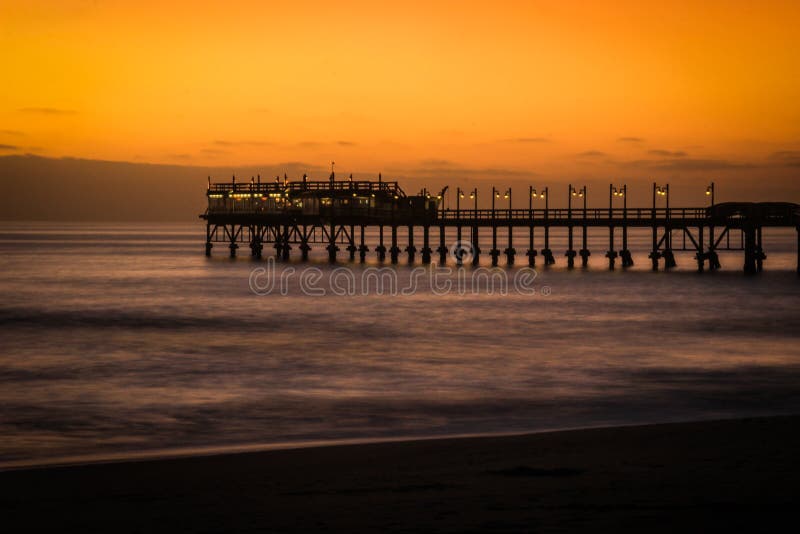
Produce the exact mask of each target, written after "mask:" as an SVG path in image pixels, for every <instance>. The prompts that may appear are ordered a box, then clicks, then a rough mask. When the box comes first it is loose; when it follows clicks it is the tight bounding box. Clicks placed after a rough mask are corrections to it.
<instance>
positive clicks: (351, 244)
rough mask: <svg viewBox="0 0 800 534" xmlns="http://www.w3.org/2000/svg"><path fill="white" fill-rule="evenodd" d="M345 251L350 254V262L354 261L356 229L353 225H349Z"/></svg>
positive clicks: (356, 248)
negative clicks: (348, 236)
mask: <svg viewBox="0 0 800 534" xmlns="http://www.w3.org/2000/svg"><path fill="white" fill-rule="evenodd" d="M346 250H347V252H348V253H349V254H350V261H355V259H356V251H357V250H358V247H356V227H355V226H353V225H350V239H349V243H348V244H347V249H346Z"/></svg>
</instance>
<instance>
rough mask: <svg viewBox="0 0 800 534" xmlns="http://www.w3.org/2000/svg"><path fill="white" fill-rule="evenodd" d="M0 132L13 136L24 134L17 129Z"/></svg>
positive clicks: (0, 131)
mask: <svg viewBox="0 0 800 534" xmlns="http://www.w3.org/2000/svg"><path fill="white" fill-rule="evenodd" d="M0 134H3V135H12V136H14V137H19V136H22V135H25V134H24V133H23V132H20V131H19V130H0Z"/></svg>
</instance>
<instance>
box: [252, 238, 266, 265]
mask: <svg viewBox="0 0 800 534" xmlns="http://www.w3.org/2000/svg"><path fill="white" fill-rule="evenodd" d="M263 248H264V245H262V244H261V240H260V239H258V238H255V239H253V240H252V241H251V242H250V255H251V256H252V257H254V258H256V259H257V260H260V259H261V251H262V250H263Z"/></svg>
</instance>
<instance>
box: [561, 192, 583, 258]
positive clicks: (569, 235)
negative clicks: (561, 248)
mask: <svg viewBox="0 0 800 534" xmlns="http://www.w3.org/2000/svg"><path fill="white" fill-rule="evenodd" d="M572 197H582V198H584V205H583V207H584V220H585V217H586V200H585V197H586V187H585V186H584V187H581V188H580V189H575V188H574V187H572V184H569V194H568V195H567V218H568V219H569V226H568V227H567V239H568V248H567V252H566V253H565V254H564V255H565V256H566V257H567V267H568V268H570V269H572V268H573V267H575V256H576V254H575V250H573V248H572V237H573V229H572ZM585 235H586V230H585V228H584V239H585ZM585 248H586V247H585V246H584V249H585ZM584 265H585V263H584Z"/></svg>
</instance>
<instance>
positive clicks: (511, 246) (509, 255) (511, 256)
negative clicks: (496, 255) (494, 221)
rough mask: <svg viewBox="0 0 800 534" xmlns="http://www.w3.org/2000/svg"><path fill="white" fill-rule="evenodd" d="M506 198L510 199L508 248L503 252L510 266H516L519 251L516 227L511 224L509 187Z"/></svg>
mask: <svg viewBox="0 0 800 534" xmlns="http://www.w3.org/2000/svg"><path fill="white" fill-rule="evenodd" d="M504 197H505V198H506V199H508V246H507V247H506V249H505V250H504V251H503V252H504V253H505V255H506V261H507V263H508V265H514V257H515V256H516V255H517V250H516V249H515V248H514V226H513V225H512V224H511V188H510V187H509V188H508V189H507V190H506V192H505V195H504Z"/></svg>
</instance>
